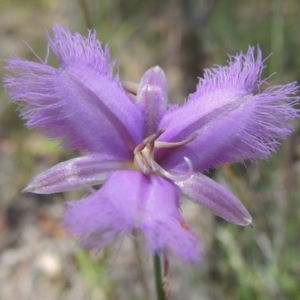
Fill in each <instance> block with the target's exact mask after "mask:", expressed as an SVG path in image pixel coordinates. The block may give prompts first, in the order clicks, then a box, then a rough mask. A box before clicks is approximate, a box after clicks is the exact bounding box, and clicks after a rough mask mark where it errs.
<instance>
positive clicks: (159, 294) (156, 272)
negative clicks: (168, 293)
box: [153, 254, 166, 300]
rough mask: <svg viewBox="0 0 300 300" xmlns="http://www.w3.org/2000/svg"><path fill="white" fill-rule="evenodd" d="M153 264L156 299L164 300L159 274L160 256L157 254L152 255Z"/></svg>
mask: <svg viewBox="0 0 300 300" xmlns="http://www.w3.org/2000/svg"><path fill="white" fill-rule="evenodd" d="M153 265H154V277H155V286H156V297H157V300H166V298H165V295H164V290H163V282H162V276H161V263H160V257H159V255H158V254H155V255H154V257H153Z"/></svg>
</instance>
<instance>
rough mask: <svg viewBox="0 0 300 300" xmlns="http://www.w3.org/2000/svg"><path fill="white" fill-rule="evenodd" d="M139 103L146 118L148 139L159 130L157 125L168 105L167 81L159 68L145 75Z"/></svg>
mask: <svg viewBox="0 0 300 300" xmlns="http://www.w3.org/2000/svg"><path fill="white" fill-rule="evenodd" d="M137 103H138V105H139V106H140V108H141V110H142V113H143V116H144V122H145V132H144V137H147V136H149V135H151V134H153V133H155V132H156V131H157V130H158V128H157V125H158V123H159V121H160V120H161V118H162V116H163V114H164V113H165V111H166V109H167V105H168V91H167V80H166V76H165V73H164V71H163V70H162V69H161V68H160V67H159V66H156V67H153V68H151V69H150V70H148V71H147V72H146V73H145V74H144V76H143V78H142V80H141V83H140V87H139V90H138V94H137Z"/></svg>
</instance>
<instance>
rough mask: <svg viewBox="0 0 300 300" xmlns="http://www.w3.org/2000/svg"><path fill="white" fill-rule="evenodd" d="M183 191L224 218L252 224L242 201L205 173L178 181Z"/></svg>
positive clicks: (234, 222)
mask: <svg viewBox="0 0 300 300" xmlns="http://www.w3.org/2000/svg"><path fill="white" fill-rule="evenodd" d="M177 185H178V186H179V187H180V189H181V192H182V193H183V194H184V195H185V196H187V197H188V198H189V199H191V200H192V201H193V202H195V203H197V204H200V205H202V206H203V207H205V208H207V209H209V210H211V211H212V212H213V213H215V214H216V215H218V216H219V217H221V218H223V219H224V220H226V221H228V222H231V223H233V224H236V225H241V226H247V225H251V222H252V217H251V216H250V214H249V212H248V211H247V209H246V208H245V207H244V205H243V204H242V203H241V201H240V200H239V199H238V198H237V197H236V196H234V195H233V194H232V193H231V192H229V191H228V190H227V189H225V188H224V187H223V186H221V185H220V184H218V183H217V182H215V181H214V180H212V179H210V178H209V177H207V176H205V175H203V174H194V175H193V176H191V177H190V178H189V179H188V180H186V181H182V182H177Z"/></svg>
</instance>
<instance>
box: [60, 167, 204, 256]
mask: <svg viewBox="0 0 300 300" xmlns="http://www.w3.org/2000/svg"><path fill="white" fill-rule="evenodd" d="M178 208H179V203H178V188H177V187H176V186H174V185H173V184H172V183H171V182H169V181H167V180H165V179H163V178H161V177H158V176H156V175H149V176H145V175H144V174H142V173H141V172H139V171H118V172H114V173H112V174H111V175H110V177H109V179H108V180H107V182H106V183H105V184H104V186H103V187H102V188H101V189H100V190H99V191H98V192H96V193H94V194H92V195H91V196H89V197H87V198H85V199H82V200H80V201H77V202H69V203H68V205H67V207H66V210H65V226H66V227H67V228H68V229H69V232H70V233H72V234H76V235H79V236H80V240H81V243H82V244H83V245H84V246H86V247H97V248H99V249H102V248H103V247H104V246H105V245H106V244H107V243H109V242H110V241H111V240H112V238H113V237H114V236H115V235H117V234H118V233H119V232H121V231H122V232H124V233H125V234H130V232H131V230H132V229H134V228H137V229H140V230H141V231H142V232H143V233H144V235H145V237H146V240H147V248H148V250H149V251H151V252H152V253H155V252H160V251H170V252H172V253H173V254H175V255H176V256H177V257H178V258H179V259H181V260H182V261H185V262H191V261H196V260H198V259H199V244H198V241H197V239H196V237H195V236H194V235H193V234H192V233H191V231H190V230H189V229H188V227H187V225H186V223H185V222H184V221H183V219H182V217H181V215H180V213H179V211H178Z"/></svg>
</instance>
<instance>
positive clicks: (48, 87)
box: [5, 25, 143, 159]
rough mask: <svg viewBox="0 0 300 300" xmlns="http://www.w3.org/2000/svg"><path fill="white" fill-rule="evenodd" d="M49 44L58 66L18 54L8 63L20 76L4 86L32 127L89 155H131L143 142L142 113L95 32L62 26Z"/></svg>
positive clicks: (8, 78)
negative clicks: (83, 34)
mask: <svg viewBox="0 0 300 300" xmlns="http://www.w3.org/2000/svg"><path fill="white" fill-rule="evenodd" d="M49 44H50V47H51V48H52V50H53V51H54V53H55V54H56V55H57V58H58V60H59V62H60V64H61V68H60V69H58V70H57V69H54V68H52V67H49V66H47V65H46V64H39V63H33V62H28V61H25V60H22V59H19V58H12V59H8V60H7V61H6V68H7V69H8V70H10V71H12V72H14V73H15V76H8V77H6V79H5V88H6V89H7V91H8V92H9V93H10V94H11V98H12V101H15V102H18V103H20V104H21V106H22V116H23V118H24V119H26V120H27V126H28V127H32V128H37V129H40V130H42V131H43V132H44V133H45V134H46V135H48V136H50V137H51V138H55V139H57V138H62V140H63V142H62V144H63V145H64V146H66V147H70V148H77V149H79V150H81V151H84V152H85V153H101V154H106V155H111V156H113V155H114V156H115V157H116V158H120V159H122V158H123V159H128V158H131V156H132V151H133V149H134V147H135V146H136V144H138V142H140V140H141V136H142V127H143V120H142V115H141V113H140V111H139V109H138V108H137V106H136V105H135V104H134V103H133V102H132V101H131V99H130V98H129V97H128V96H127V94H126V92H125V91H124V90H123V88H122V87H121V85H120V83H119V81H118V79H117V78H113V75H112V72H111V68H112V64H111V63H110V61H109V55H108V50H107V49H105V50H103V49H102V48H101V45H100V42H99V41H98V40H97V39H96V35H95V32H92V31H90V32H89V36H88V38H83V37H81V36H80V35H79V34H74V35H72V34H71V33H70V32H69V31H68V30H66V29H63V28H61V27H59V26H58V25H57V26H55V27H54V39H53V40H52V39H50V38H49Z"/></svg>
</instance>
